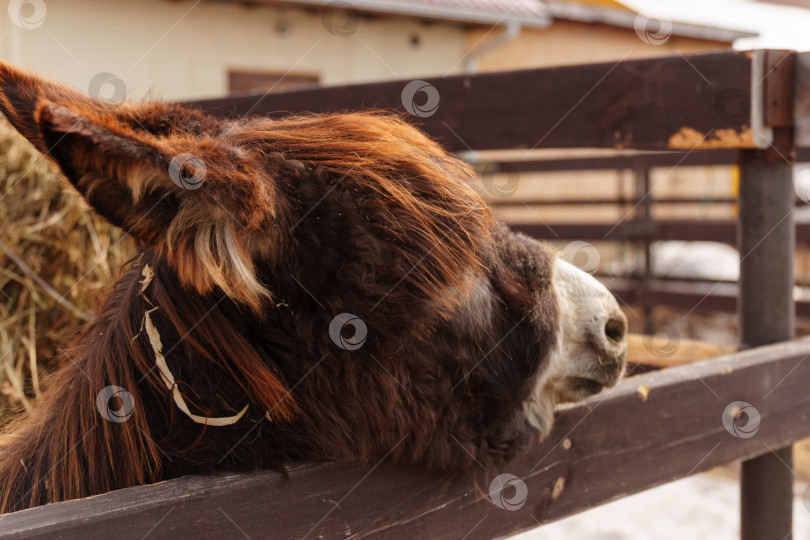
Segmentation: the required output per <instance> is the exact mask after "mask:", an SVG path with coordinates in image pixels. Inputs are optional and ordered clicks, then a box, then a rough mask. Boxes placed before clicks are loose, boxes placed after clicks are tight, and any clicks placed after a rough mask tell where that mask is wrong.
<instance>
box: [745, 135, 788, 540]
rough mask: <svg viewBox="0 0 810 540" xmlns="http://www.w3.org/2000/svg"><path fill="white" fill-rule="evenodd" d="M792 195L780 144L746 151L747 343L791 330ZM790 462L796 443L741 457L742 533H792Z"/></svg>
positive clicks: (751, 536) (752, 538)
mask: <svg viewBox="0 0 810 540" xmlns="http://www.w3.org/2000/svg"><path fill="white" fill-rule="evenodd" d="M788 155H790V152H789V151H788ZM793 200H794V194H793V166H792V164H791V163H788V162H787V161H786V160H785V159H783V156H782V155H780V153H778V152H775V151H760V150H752V151H744V152H743V153H742V156H741V159H740V195H739V201H740V205H739V209H740V216H739V228H738V245H739V249H740V291H739V304H738V309H739V313H740V340H741V343H742V345H743V346H744V347H756V346H758V345H765V344H768V343H774V342H778V341H783V340H788V339H791V338H792V337H793V326H794V322H793V317H794V306H793V251H794V243H795V229H794V224H793V215H792V211H793ZM753 405H754V406H756V404H753ZM765 421H767V420H765ZM791 468H792V448H791V447H787V448H782V449H779V450H776V451H775V452H772V453H768V454H765V455H763V456H761V457H757V458H754V459H751V460H748V461H745V462H744V463H743V464H742V471H741V475H742V476H741V482H740V489H741V507H740V511H741V537H742V539H743V540H788V539H790V538H792V517H793V514H792V509H793V471H792V470H791Z"/></svg>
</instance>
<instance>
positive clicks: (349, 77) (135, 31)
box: [0, 0, 466, 99]
mask: <svg viewBox="0 0 810 540" xmlns="http://www.w3.org/2000/svg"><path fill="white" fill-rule="evenodd" d="M192 6H194V3H193V2H167V1H163V0H139V1H138V2H128V1H126V0H104V1H101V0H74V1H71V2H48V3H47V4H46V7H47V11H46V15H45V18H44V21H43V23H42V24H41V26H39V27H38V28H34V29H23V28H20V27H18V26H17V25H15V24H13V23H12V22H11V20H10V18H9V17H6V16H4V17H0V34H4V38H3V39H0V56H2V58H4V59H7V60H11V61H12V62H16V63H19V64H22V65H26V66H29V67H32V68H35V69H37V70H39V71H41V72H43V73H46V74H48V75H49V76H51V77H55V78H58V79H61V80H65V81H68V82H70V83H71V84H73V85H75V86H76V87H77V88H79V89H82V90H85V91H86V90H87V89H88V86H89V83H90V81H91V79H92V78H93V77H94V76H95V75H97V74H98V73H100V72H109V73H113V74H115V75H116V76H118V77H120V78H121V79H122V80H123V81H124V82H125V83H126V86H127V90H128V94H129V95H130V96H132V97H140V96H143V95H145V94H146V93H147V92H148V91H149V90H152V91H153V92H154V93H155V94H156V95H158V96H162V97H165V98H167V99H178V98H194V97H210V96H220V95H225V94H226V93H227V85H228V70H229V69H239V70H255V71H269V72H276V73H278V74H279V75H283V74H284V73H287V72H288V71H289V72H290V73H291V74H304V75H318V76H319V77H320V80H321V82H322V83H324V84H341V83H349V82H367V81H373V80H381V79H392V78H404V79H407V78H412V77H416V76H428V75H444V74H446V73H447V72H448V71H450V72H456V71H458V70H459V69H460V66H461V64H460V62H459V61H460V59H461V58H462V57H463V56H464V54H465V52H466V49H465V47H466V41H465V37H464V30H463V29H462V28H461V27H459V26H454V25H448V24H425V23H419V22H414V21H408V20H404V19H397V20H391V19H382V18H362V19H359V20H357V29H356V31H355V32H354V33H352V34H351V35H350V36H348V37H339V36H336V35H333V34H332V33H330V32H328V31H327V30H326V28H325V25H324V19H323V15H322V14H321V13H320V12H319V11H317V10H312V11H304V10H301V9H295V8H287V9H283V8H270V7H250V6H243V5H238V4H232V3H224V2H201V3H199V4H197V5H196V6H194V7H193V8H192ZM99 21H105V22H104V23H100V22H99ZM341 22H345V21H337V23H338V24H341ZM281 29H286V31H282V30H281ZM413 38H418V41H419V44H418V45H413V44H412V39H413Z"/></svg>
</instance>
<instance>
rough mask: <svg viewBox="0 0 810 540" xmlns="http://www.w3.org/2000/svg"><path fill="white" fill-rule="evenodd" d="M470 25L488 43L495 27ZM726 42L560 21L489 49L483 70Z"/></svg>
mask: <svg viewBox="0 0 810 540" xmlns="http://www.w3.org/2000/svg"><path fill="white" fill-rule="evenodd" d="M487 32H488V29H475V30H470V31H469V33H468V34H467V40H468V44H469V46H470V47H473V46H476V45H477V44H479V43H485V42H486V40H487V39H489V38H490V37H491V36H492V35H493V34H494V32H490V33H489V35H488V36H486V37H485V35H486V34H487ZM730 48H731V45H730V44H729V43H726V42H722V41H711V40H703V39H694V38H685V37H678V36H670V37H669V39H668V40H667V41H666V42H665V43H662V44H660V45H651V44H648V43H646V42H644V41H643V40H642V39H641V38H639V36H638V35H637V34H636V32H635V30H634V29H632V28H619V27H615V26H608V25H604V24H588V23H580V22H575V21H565V20H556V21H554V23H553V24H552V25H551V26H549V27H548V28H543V29H540V28H524V29H523V30H522V31H521V34H520V36H519V38H518V39H516V40H514V41H511V42H509V43H506V44H504V45H503V46H501V47H498V48H497V49H495V50H493V51H491V52H489V53H487V54H484V55H482V56H481V58H480V59H479V61H478V66H477V67H478V70H479V71H497V70H505V69H516V68H524V67H525V68H529V67H547V66H562V65H570V64H584V63H594V62H615V61H617V60H619V59H621V58H626V59H630V58H644V57H651V56H677V55H678V54H679V53H683V54H688V53H694V52H700V51H709V50H716V49H730Z"/></svg>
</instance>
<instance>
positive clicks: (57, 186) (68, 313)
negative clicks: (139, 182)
mask: <svg viewBox="0 0 810 540" xmlns="http://www.w3.org/2000/svg"><path fill="white" fill-rule="evenodd" d="M0 186H2V189H0V423H3V420H6V419H8V418H9V417H10V414H9V413H10V411H14V410H23V409H30V408H31V406H32V401H33V400H34V399H35V398H36V397H37V396H38V395H39V394H40V388H39V386H40V385H39V381H40V380H41V379H42V378H43V377H44V376H46V375H47V374H48V372H49V371H51V370H52V369H53V368H54V362H53V358H54V355H55V353H56V352H57V350H58V348H59V347H60V346H64V345H65V344H66V343H67V342H68V341H69V339H70V337H71V335H72V334H73V333H74V332H75V331H76V329H77V327H78V326H79V324H81V323H82V322H83V321H84V320H87V319H89V318H90V317H91V316H92V314H93V313H95V311H96V309H97V308H98V306H99V304H100V302H101V301H102V300H103V299H104V297H105V296H106V295H107V293H108V292H109V289H110V287H111V285H112V282H113V278H114V277H115V275H116V274H117V272H118V270H119V268H120V267H121V264H122V262H123V261H124V260H125V259H126V258H127V257H128V256H129V255H128V254H130V253H132V252H133V247H134V245H133V243H132V241H131V240H130V239H128V238H125V235H123V234H122V233H121V232H120V231H119V230H118V229H116V228H114V227H112V226H111V225H109V224H108V223H106V222H105V221H104V220H103V219H101V218H100V217H98V216H96V215H95V214H94V213H92V212H91V211H90V210H89V208H88V207H87V204H86V203H85V202H84V200H83V199H82V198H81V197H79V195H78V194H77V193H76V192H75V191H74V190H73V188H71V187H70V185H69V184H68V183H67V181H65V180H64V179H63V178H62V177H61V175H60V174H59V171H58V169H57V167H56V166H55V165H54V164H53V163H52V162H51V161H50V160H48V159H47V158H45V157H43V156H42V155H41V154H40V153H39V152H37V151H36V150H35V149H34V147H33V146H31V144H29V143H28V141H26V140H25V139H23V138H22V137H21V136H20V135H19V134H18V133H17V132H16V130H14V128H12V127H11V126H10V125H9V124H8V122H7V121H6V120H5V119H4V118H2V117H0ZM122 238H124V239H123V241H122Z"/></svg>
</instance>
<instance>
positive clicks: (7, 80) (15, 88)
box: [0, 62, 106, 153]
mask: <svg viewBox="0 0 810 540" xmlns="http://www.w3.org/2000/svg"><path fill="white" fill-rule="evenodd" d="M43 100H48V101H53V102H58V103H72V104H73V105H74V106H75V107H77V108H81V109H82V110H94V111H100V110H102V109H104V108H105V107H106V106H105V104H104V103H103V102H99V101H96V100H93V99H91V98H90V97H88V96H85V95H83V94H81V93H79V92H77V91H76V90H74V89H72V88H71V87H69V86H67V85H65V84H60V83H57V82H54V81H49V80H47V79H44V78H42V77H39V76H37V75H35V74H33V73H31V72H28V71H25V70H21V69H18V68H15V67H14V66H11V65H9V64H7V63H5V62H0V112H2V113H3V114H4V115H5V117H6V118H7V119H8V121H9V122H11V124H12V125H13V126H14V127H15V128H16V129H17V131H19V132H20V133H21V134H22V135H23V136H24V137H25V138H26V139H28V140H29V141H31V143H32V144H33V145H34V146H36V147H37V150H39V151H40V152H43V153H45V152H46V151H47V149H48V148H47V146H46V145H45V142H44V140H43V139H42V134H41V132H40V131H39V127H38V126H37V123H36V121H35V119H34V116H35V113H36V109H37V106H38V105H39V103H40V102H41V101H43Z"/></svg>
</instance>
